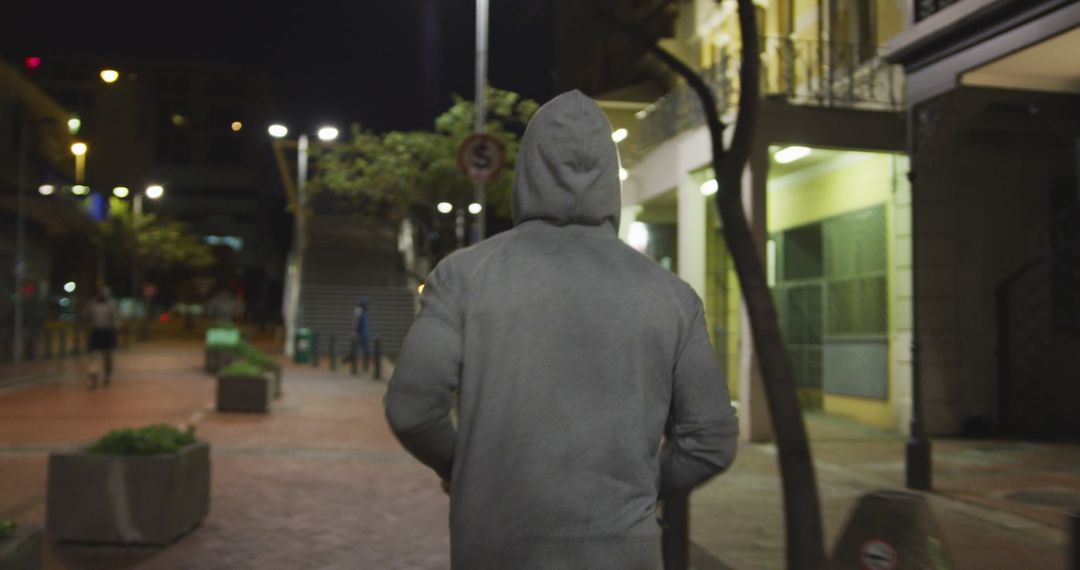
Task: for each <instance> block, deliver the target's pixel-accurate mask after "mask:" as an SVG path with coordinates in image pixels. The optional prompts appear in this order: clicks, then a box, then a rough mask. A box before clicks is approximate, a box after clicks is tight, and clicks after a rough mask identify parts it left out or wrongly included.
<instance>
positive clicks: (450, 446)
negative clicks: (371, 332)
mask: <svg viewBox="0 0 1080 570" xmlns="http://www.w3.org/2000/svg"><path fill="white" fill-rule="evenodd" d="M436 273H438V270H436V272H434V273H432V275H431V277H430V278H429V280H428V281H427V283H426V284H425V286H424V293H423V297H422V299H421V303H422V309H421V310H420V315H419V316H418V317H417V318H416V321H415V322H414V323H413V325H412V327H411V328H410V329H409V334H408V335H407V336H406V337H405V343H404V345H403V346H402V349H401V354H400V356H399V358H398V362H397V364H396V365H395V367H394V375H393V377H391V379H390V386H389V388H388V389H387V392H386V398H385V399H384V404H385V407H386V419H387V421H389V423H390V428H391V429H392V430H393V432H394V435H395V436H397V438H398V440H399V441H400V442H401V444H402V445H403V446H404V447H405V449H406V450H407V451H408V452H409V453H411V454H412V455H413V456H414V457H416V458H417V459H419V460H420V461H421V462H422V463H424V464H425V465H427V466H428V467H431V468H432V469H434V470H435V472H436V473H438V474H439V476H440V477H442V478H443V480H446V481H449V480H450V473H451V470H452V468H453V464H454V446H455V442H456V440H457V430H456V428H454V425H453V423H452V422H451V420H450V410H451V408H452V407H453V395H454V391H455V390H457V387H458V382H459V379H460V375H461V332H460V331H461V325H460V315H459V314H458V311H457V308H456V304H455V303H454V301H453V299H452V297H451V295H450V294H449V293H448V292H447V291H446V289H444V287H443V286H442V284H441V283H440V281H439V279H438V278H437V276H436Z"/></svg>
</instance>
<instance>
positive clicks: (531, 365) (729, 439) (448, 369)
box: [385, 91, 738, 570]
mask: <svg viewBox="0 0 1080 570" xmlns="http://www.w3.org/2000/svg"><path fill="white" fill-rule="evenodd" d="M619 186H620V183H619V159H618V154H617V151H616V149H615V144H614V143H613V142H612V140H611V126H610V124H609V123H608V121H607V118H606V117H605V116H604V114H603V112H602V111H601V110H600V108H599V107H598V106H597V105H596V103H594V102H593V101H592V100H591V99H589V98H588V97H586V96H584V95H583V94H581V93H580V92H578V91H573V92H569V93H564V94H562V95H560V96H558V97H556V98H555V99H553V100H552V101H551V102H549V103H548V104H546V105H544V106H543V107H542V108H541V109H540V110H539V111H538V112H537V113H536V115H535V116H534V117H533V119H532V121H531V122H530V123H529V126H528V129H527V130H526V132H525V136H524V138H523V139H522V143H521V149H520V152H519V154H518V159H517V171H516V173H515V178H514V190H513V216H514V224H515V227H514V229H513V230H511V231H508V232H504V233H502V234H499V235H496V236H494V237H492V238H490V239H488V240H485V241H483V242H481V243H479V244H477V245H475V246H473V247H470V248H467V249H464V250H460V251H458V252H456V253H454V254H452V255H450V256H449V257H447V258H446V259H444V260H443V261H442V262H441V263H439V265H438V266H437V267H436V268H435V270H434V271H432V273H431V275H430V276H429V278H428V280H427V282H426V286H425V288H424V292H423V295H422V300H421V301H422V309H421V311H420V314H419V316H418V317H417V319H416V321H415V323H414V324H413V326H412V328H411V329H410V331H409V334H408V336H407V338H406V339H405V344H404V347H403V348H402V352H401V355H400V358H399V360H398V363H397V366H396V369H395V371H394V375H393V377H392V379H391V381H390V385H389V388H388V391H387V394H386V399H385V406H386V416H387V419H388V420H389V422H390V426H391V428H392V429H393V431H394V433H395V434H396V435H397V437H398V439H399V440H400V441H401V443H402V444H403V445H404V447H405V448H406V449H407V450H408V451H409V452H410V453H412V454H413V455H414V456H416V458H417V459H419V460H420V461H422V462H423V463H425V464H426V465H428V466H430V467H431V468H432V469H434V470H435V472H436V473H438V475H439V476H440V477H442V478H443V479H445V480H447V481H450V482H451V492H450V494H451V497H450V536H451V544H452V548H451V559H452V567H453V568H454V569H457V570H508V569H514V570H532V569H544V570H549V569H564V568H565V569H571V568H574V569H576V568H580V569H588V570H600V569H613V570H655V569H659V568H660V567H661V557H660V524H659V523H658V520H657V515H656V511H657V509H656V503H657V497H658V495H659V493H660V491H661V488H662V487H663V488H670V489H673V490H689V489H691V488H693V487H694V486H696V485H699V484H701V483H703V482H704V481H706V480H707V479H709V478H710V477H712V476H713V475H716V474H717V473H719V472H721V471H723V470H724V469H726V468H727V467H728V466H729V465H730V464H731V462H732V459H733V457H734V455H735V446H736V436H737V432H738V424H737V421H736V417H735V411H734V409H733V408H732V406H731V401H730V399H729V396H728V391H727V388H726V386H725V384H724V380H723V378H722V376H721V372H720V368H719V366H718V365H717V361H716V358H715V356H714V354H713V350H712V347H711V346H710V345H709V339H708V337H707V336H706V333H705V320H704V316H703V312H702V304H701V301H700V299H699V298H698V296H697V295H696V294H695V293H694V291H693V290H692V289H691V288H690V287H689V286H687V285H686V283H684V282H682V281H681V280H679V279H678V278H677V277H675V276H674V275H672V274H671V273H670V272H669V271H667V270H665V269H663V268H661V267H660V266H659V265H657V264H656V263H654V262H653V261H651V260H649V259H648V258H646V257H645V256H643V255H641V254H640V253H638V252H636V251H634V250H633V249H631V248H629V247H627V246H626V245H624V244H623V243H622V242H621V241H619V239H618V238H617V236H616V228H617V227H618V222H619V206H620V196H619V191H620V188H619ZM455 396H456V398H455ZM455 405H456V406H457V409H458V422H457V425H456V426H455V424H454V422H452V420H451V416H450V411H451V408H452V407H454V406H455ZM668 422H671V424H672V429H673V433H674V435H673V437H672V438H670V439H667V440H665V439H664V438H663V436H664V429H665V425H666V424H667V423H668Z"/></svg>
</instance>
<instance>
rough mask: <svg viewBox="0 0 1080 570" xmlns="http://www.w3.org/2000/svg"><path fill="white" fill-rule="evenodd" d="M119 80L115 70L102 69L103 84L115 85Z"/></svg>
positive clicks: (118, 73) (118, 74)
mask: <svg viewBox="0 0 1080 570" xmlns="http://www.w3.org/2000/svg"><path fill="white" fill-rule="evenodd" d="M117 79H120V72H119V71H117V70H115V69H102V70H101V80H102V81H104V82H105V83H116V80H117Z"/></svg>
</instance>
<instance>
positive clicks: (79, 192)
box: [71, 184, 90, 196]
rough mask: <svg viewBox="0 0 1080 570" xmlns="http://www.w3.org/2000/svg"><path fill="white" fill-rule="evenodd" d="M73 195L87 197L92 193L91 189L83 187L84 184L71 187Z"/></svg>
mask: <svg viewBox="0 0 1080 570" xmlns="http://www.w3.org/2000/svg"><path fill="white" fill-rule="evenodd" d="M71 193H72V194H74V195H76V196H86V195H87V194H89V193H90V187H89V186H83V185H82V184H76V185H74V186H72V187H71Z"/></svg>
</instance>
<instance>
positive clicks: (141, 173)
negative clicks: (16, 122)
mask: <svg viewBox="0 0 1080 570" xmlns="http://www.w3.org/2000/svg"><path fill="white" fill-rule="evenodd" d="M102 61H103V60H101V59H100V58H95V59H78V58H46V59H45V61H44V62H43V63H42V65H41V67H40V69H38V70H37V71H36V72H35V77H34V79H35V81H36V82H37V83H38V84H40V85H41V86H42V87H43V89H44V90H45V91H47V92H48V93H49V94H50V95H51V96H53V97H55V98H56V99H57V100H58V101H60V102H61V103H62V104H64V105H65V106H66V107H67V108H68V109H70V110H71V111H72V112H73V113H74V114H76V115H77V116H78V117H79V118H80V119H81V122H82V130H81V132H80V133H79V136H80V139H81V140H83V141H85V142H86V143H87V145H88V147H89V151H88V152H87V155H86V162H85V173H84V175H85V184H86V185H88V186H89V187H90V189H91V192H92V193H93V194H99V195H102V196H108V195H110V194H111V192H112V189H113V188H114V187H117V186H123V187H126V188H129V189H130V190H131V192H132V195H134V194H136V193H139V192H142V191H143V190H144V189H145V188H147V187H148V186H149V185H153V184H158V185H161V186H163V187H164V188H165V194H164V197H162V198H161V199H160V200H144V201H143V208H144V209H145V210H146V211H147V212H152V213H154V214H158V215H161V216H164V217H167V218H170V219H174V220H177V221H180V222H183V223H184V224H185V225H186V226H187V227H188V228H189V229H190V230H191V231H192V232H193V233H195V234H196V235H198V236H199V237H200V239H202V240H203V241H204V242H205V243H207V244H209V245H211V246H212V247H214V249H215V254H216V256H217V257H218V259H219V264H218V267H219V268H222V271H221V272H220V273H219V274H214V275H208V276H206V277H205V278H204V279H201V280H200V283H202V286H201V287H198V289H210V290H207V291H201V294H200V293H197V295H198V296H200V297H206V296H207V295H209V294H211V293H213V289H215V288H218V287H227V288H230V289H232V290H233V291H235V292H237V293H238V294H240V295H243V296H244V297H246V300H247V301H248V304H249V305H250V307H249V309H251V310H252V311H255V310H261V311H262V312H268V313H269V314H271V315H272V314H276V312H277V311H276V309H277V303H278V299H280V289H281V286H280V283H281V281H282V273H283V267H284V253H283V251H284V250H283V247H285V246H287V244H288V239H287V236H282V239H278V238H277V237H276V236H277V234H280V233H282V232H281V230H282V229H284V230H285V232H287V231H288V218H287V215H285V214H284V209H285V201H284V197H283V195H282V194H281V192H280V190H279V189H278V188H277V186H276V185H275V184H274V183H273V182H274V179H273V176H272V174H273V170H272V168H273V167H272V162H271V154H270V152H269V148H270V141H269V140H268V137H267V136H266V134H265V130H264V129H265V125H266V124H267V123H268V122H269V120H270V118H271V117H270V115H271V113H272V108H271V97H270V85H269V80H268V78H267V77H266V76H265V75H263V74H261V73H257V72H252V71H247V70H243V69H239V68H235V67H232V66H229V65H224V64H209V63H193V62H183V61H141V60H117V61H110V62H109V65H108V68H109V69H111V70H112V71H113V72H114V73H115V75H114V76H113V77H112V78H111V79H112V80H111V81H105V76H104V75H103V69H102V67H103V66H102ZM129 199H130V198H129ZM152 278H153V276H148V280H152ZM207 284H210V285H209V286H207ZM158 286H159V289H168V288H169V287H170V285H169V284H168V283H158ZM115 288H116V289H117V291H118V292H119V293H121V294H123V295H129V294H131V293H132V292H131V291H129V289H130V286H129V285H128V283H127V280H123V279H120V280H117V283H116V285H115ZM135 293H136V295H141V294H142V292H135ZM170 293H173V296H174V298H175V296H176V295H180V293H179V292H172V291H170ZM185 294H189V293H185ZM195 300H197V299H195ZM257 307H262V309H257Z"/></svg>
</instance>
